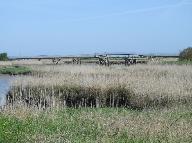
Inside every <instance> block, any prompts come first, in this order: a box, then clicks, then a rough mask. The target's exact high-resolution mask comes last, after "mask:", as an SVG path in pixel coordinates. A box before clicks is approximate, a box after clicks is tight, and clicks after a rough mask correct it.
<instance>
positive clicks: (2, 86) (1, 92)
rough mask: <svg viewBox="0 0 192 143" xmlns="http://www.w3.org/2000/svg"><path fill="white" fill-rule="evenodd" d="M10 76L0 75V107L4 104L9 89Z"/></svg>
mask: <svg viewBox="0 0 192 143" xmlns="http://www.w3.org/2000/svg"><path fill="white" fill-rule="evenodd" d="M10 79H11V77H10V76H5V75H0V106H3V105H5V104H6V94H7V92H8V90H9V87H10Z"/></svg>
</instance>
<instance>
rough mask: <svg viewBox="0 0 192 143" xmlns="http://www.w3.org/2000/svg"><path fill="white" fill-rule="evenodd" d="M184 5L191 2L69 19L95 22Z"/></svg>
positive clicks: (185, 0) (191, 3) (184, 0)
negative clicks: (96, 20)
mask: <svg viewBox="0 0 192 143" xmlns="http://www.w3.org/2000/svg"><path fill="white" fill-rule="evenodd" d="M184 5H192V2H189V1H188V0H182V1H181V2H179V3H177V4H172V5H164V6H158V7H152V8H144V9H136V10H127V11H123V12H117V13H111V14H106V15H100V16H94V17H85V18H77V19H71V21H85V20H95V19H101V18H105V17H113V16H121V15H128V14H137V13H144V12H151V11H156V10H161V9H169V8H176V7H181V6H184Z"/></svg>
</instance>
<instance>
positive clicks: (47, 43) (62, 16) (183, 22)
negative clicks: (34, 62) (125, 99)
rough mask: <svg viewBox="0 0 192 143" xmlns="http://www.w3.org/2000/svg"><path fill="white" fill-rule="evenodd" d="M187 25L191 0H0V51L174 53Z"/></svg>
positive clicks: (185, 42)
mask: <svg viewBox="0 0 192 143" xmlns="http://www.w3.org/2000/svg"><path fill="white" fill-rule="evenodd" d="M191 25H192V0H145V1H144V0H0V52H8V54H9V55H10V56H34V55H74V54H93V53H101V52H131V53H133V52H134V53H138V54H150V53H156V54H159V53H167V54H177V53H178V52H179V51H180V50H182V49H183V48H187V47H188V46H192V26H191Z"/></svg>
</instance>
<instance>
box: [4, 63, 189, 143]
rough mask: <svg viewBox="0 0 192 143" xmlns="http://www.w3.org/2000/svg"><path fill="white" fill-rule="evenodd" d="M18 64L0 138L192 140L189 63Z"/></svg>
mask: <svg viewBox="0 0 192 143" xmlns="http://www.w3.org/2000/svg"><path fill="white" fill-rule="evenodd" d="M15 64H16V65H17V66H21V67H26V68H27V69H28V70H30V72H29V73H28V74H27V75H26V74H25V75H17V76H14V78H13V79H12V80H11V83H10V88H9V92H8V93H7V96H6V98H7V103H6V105H4V106H3V107H2V110H1V113H0V114H1V116H0V142H24V143H25V142H50V143H51V142H53V143H54V142H82V143H83V142H90V143H92V142H109V143H110V142H132V143H141V142H153V143H159V142H164V143H167V142H170V143H171V142H178V143H182V142H183V143H184V142H185V143H186V142H188V143H190V142H191V141H192V66H191V65H190V64H189V65H187V64H182V65H177V64H160V63H159V62H149V63H148V64H136V65H131V66H125V65H111V66H109V67H108V66H101V65H94V64H82V65H75V64H58V65H55V64H44V63H39V62H36V61H35V62H34V61H33V62H32V61H30V62H27V61H26V62H24V63H23V62H20V63H19V62H17V63H16V62H10V63H9V65H11V66H15ZM2 65H3V64H2ZM4 66H8V64H7V65H5V63H4Z"/></svg>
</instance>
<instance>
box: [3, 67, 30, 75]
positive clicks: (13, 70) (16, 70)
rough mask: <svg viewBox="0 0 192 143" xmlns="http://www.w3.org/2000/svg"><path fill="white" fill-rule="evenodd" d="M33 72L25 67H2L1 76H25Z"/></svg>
mask: <svg viewBox="0 0 192 143" xmlns="http://www.w3.org/2000/svg"><path fill="white" fill-rule="evenodd" d="M30 72H31V69H30V68H28V67H24V66H2V67H0V74H7V75H21V74H22V75H25V74H28V73H30Z"/></svg>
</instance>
